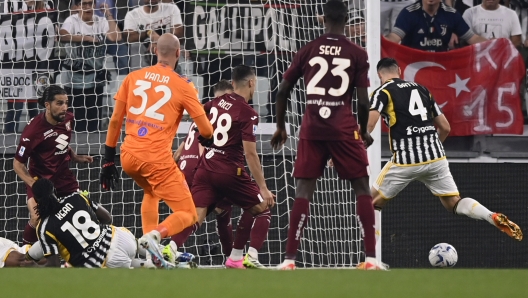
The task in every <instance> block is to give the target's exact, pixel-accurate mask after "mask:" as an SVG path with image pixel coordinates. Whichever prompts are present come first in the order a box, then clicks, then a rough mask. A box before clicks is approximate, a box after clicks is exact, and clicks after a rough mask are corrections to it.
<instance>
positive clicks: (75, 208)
mask: <svg viewBox="0 0 528 298" xmlns="http://www.w3.org/2000/svg"><path fill="white" fill-rule="evenodd" d="M59 202H60V204H61V206H62V208H61V209H60V210H59V211H58V212H57V213H56V214H54V215H51V216H48V217H46V218H43V219H41V221H40V223H39V224H38V226H37V236H38V238H39V240H40V242H41V245H42V250H43V252H44V256H50V255H60V256H61V257H62V258H63V259H64V260H65V261H67V262H68V263H70V264H71V265H72V266H74V267H88V268H93V267H95V268H97V267H103V266H104V262H105V259H106V255H107V252H108V250H109V249H110V243H111V241H112V235H113V232H114V227H113V226H111V225H104V224H100V223H99V220H98V219H97V217H96V215H95V212H94V210H95V209H96V208H97V206H96V205H95V204H94V203H93V202H92V201H90V199H88V198H87V197H85V196H83V195H81V194H79V193H74V194H71V195H69V196H67V197H64V198H61V199H60V200H59Z"/></svg>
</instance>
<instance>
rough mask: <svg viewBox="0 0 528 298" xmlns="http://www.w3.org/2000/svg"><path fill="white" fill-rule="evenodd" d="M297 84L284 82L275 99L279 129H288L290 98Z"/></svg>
mask: <svg viewBox="0 0 528 298" xmlns="http://www.w3.org/2000/svg"><path fill="white" fill-rule="evenodd" d="M295 83H296V82H293V83H290V82H289V81H288V80H282V82H281V83H280V85H279V90H278V91H277V96H276V98H275V111H276V114H277V129H281V130H285V129H286V121H285V118H286V110H287V107H288V97H289V96H290V94H291V92H292V90H293V87H294V86H295Z"/></svg>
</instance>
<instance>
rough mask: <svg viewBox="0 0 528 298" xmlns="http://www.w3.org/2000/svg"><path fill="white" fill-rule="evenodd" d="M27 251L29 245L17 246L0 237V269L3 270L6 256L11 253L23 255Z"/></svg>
mask: <svg viewBox="0 0 528 298" xmlns="http://www.w3.org/2000/svg"><path fill="white" fill-rule="evenodd" d="M28 249H29V245H23V246H18V245H17V244H16V243H15V242H13V241H11V240H9V239H6V238H2V237H0V268H3V267H4V265H5V260H6V259H7V256H8V255H9V253H11V252H12V251H17V252H19V253H21V254H25V253H26V251H27V250H28Z"/></svg>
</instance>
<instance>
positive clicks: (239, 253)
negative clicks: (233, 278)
mask: <svg viewBox="0 0 528 298" xmlns="http://www.w3.org/2000/svg"><path fill="white" fill-rule="evenodd" d="M229 258H230V259H231V260H233V261H240V260H242V259H243V258H244V250H242V249H236V248H233V250H232V251H231V255H230V256H229Z"/></svg>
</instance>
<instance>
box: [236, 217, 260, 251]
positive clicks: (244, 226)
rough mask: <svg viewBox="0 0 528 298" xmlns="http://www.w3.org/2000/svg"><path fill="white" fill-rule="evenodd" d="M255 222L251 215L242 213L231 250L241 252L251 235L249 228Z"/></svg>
mask: <svg viewBox="0 0 528 298" xmlns="http://www.w3.org/2000/svg"><path fill="white" fill-rule="evenodd" d="M254 221H255V219H254V217H253V214H251V213H249V211H244V212H243V213H242V215H241V216H240V219H239V220H238V225H237V230H236V235H235V242H234V243H233V250H235V249H237V250H243V249H244V247H245V246H246V243H247V241H248V240H249V236H250V234H251V227H252V226H253V222H254Z"/></svg>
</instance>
